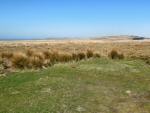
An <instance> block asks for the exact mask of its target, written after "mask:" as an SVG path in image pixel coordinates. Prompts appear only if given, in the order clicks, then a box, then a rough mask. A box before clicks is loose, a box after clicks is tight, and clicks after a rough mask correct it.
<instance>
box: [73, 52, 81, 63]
mask: <svg viewBox="0 0 150 113" xmlns="http://www.w3.org/2000/svg"><path fill="white" fill-rule="evenodd" d="M72 59H73V60H74V61H78V60H79V58H78V54H77V53H72Z"/></svg>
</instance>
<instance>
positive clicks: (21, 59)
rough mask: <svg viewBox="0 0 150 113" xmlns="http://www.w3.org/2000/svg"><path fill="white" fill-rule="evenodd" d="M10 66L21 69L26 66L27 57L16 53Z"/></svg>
mask: <svg viewBox="0 0 150 113" xmlns="http://www.w3.org/2000/svg"><path fill="white" fill-rule="evenodd" d="M12 66H13V67H15V68H20V69H23V68H25V67H27V66H28V57H27V55H26V54H24V53H20V52H16V53H14V54H13V57H12Z"/></svg>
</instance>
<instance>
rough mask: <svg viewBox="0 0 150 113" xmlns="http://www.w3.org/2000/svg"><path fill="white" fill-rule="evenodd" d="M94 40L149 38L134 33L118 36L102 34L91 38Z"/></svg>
mask: <svg viewBox="0 0 150 113" xmlns="http://www.w3.org/2000/svg"><path fill="white" fill-rule="evenodd" d="M93 39H94V40H144V39H149V38H147V37H142V36H134V35H119V36H103V37H97V38H93Z"/></svg>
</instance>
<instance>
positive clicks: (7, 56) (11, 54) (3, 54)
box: [1, 51, 13, 59]
mask: <svg viewBox="0 0 150 113" xmlns="http://www.w3.org/2000/svg"><path fill="white" fill-rule="evenodd" d="M12 56H13V53H12V52H8V51H7V52H2V53H1V57H2V58H7V59H10V58H12Z"/></svg>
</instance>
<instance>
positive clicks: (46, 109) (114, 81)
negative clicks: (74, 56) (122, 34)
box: [0, 58, 150, 113]
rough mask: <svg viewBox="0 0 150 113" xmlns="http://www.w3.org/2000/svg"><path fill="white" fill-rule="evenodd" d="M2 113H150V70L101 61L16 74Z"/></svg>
mask: <svg viewBox="0 0 150 113" xmlns="http://www.w3.org/2000/svg"><path fill="white" fill-rule="evenodd" d="M0 113H150V65H148V64H146V63H145V62H143V61H141V60H110V59H105V58H101V59H90V60H87V61H80V62H76V63H75V62H72V63H71V62H70V63H65V64H56V65H54V66H53V67H50V68H48V69H44V70H41V71H37V72H31V71H30V72H28V71H22V72H17V73H11V74H8V76H4V77H0Z"/></svg>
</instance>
